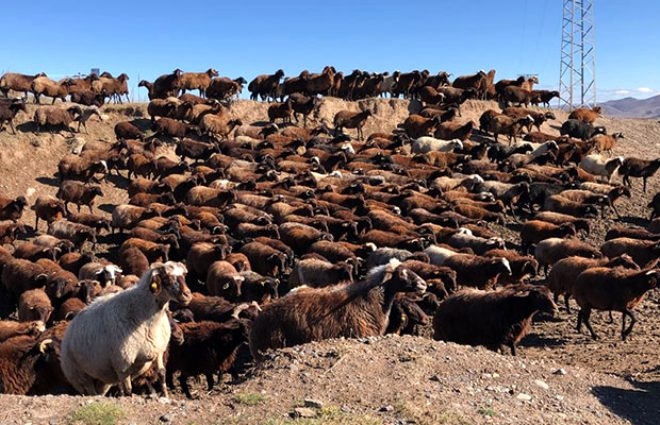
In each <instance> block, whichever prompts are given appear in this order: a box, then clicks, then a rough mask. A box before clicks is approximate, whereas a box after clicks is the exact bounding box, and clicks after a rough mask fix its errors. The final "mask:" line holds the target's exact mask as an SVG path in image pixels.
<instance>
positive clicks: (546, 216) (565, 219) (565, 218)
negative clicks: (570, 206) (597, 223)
mask: <svg viewBox="0 0 660 425" xmlns="http://www.w3.org/2000/svg"><path fill="white" fill-rule="evenodd" d="M533 219H534V220H543V221H547V222H548V223H552V224H556V225H561V224H563V223H572V224H573V225H575V230H576V231H578V230H583V231H584V232H585V233H586V234H589V231H590V230H591V229H590V226H589V220H587V219H584V218H577V217H574V216H572V215H569V214H562V213H558V212H554V211H540V212H538V213H536V215H534V217H533Z"/></svg>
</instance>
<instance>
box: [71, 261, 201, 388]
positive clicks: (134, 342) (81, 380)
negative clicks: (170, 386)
mask: <svg viewBox="0 0 660 425" xmlns="http://www.w3.org/2000/svg"><path fill="white" fill-rule="evenodd" d="M186 272H187V270H186V267H185V266H184V265H183V264H182V263H178V262H166V263H156V264H154V265H152V267H151V268H150V269H149V270H148V271H147V272H145V273H144V274H143V275H142V277H141V278H140V281H139V282H138V283H137V285H135V286H134V287H132V288H129V289H126V290H124V291H122V292H119V293H117V294H116V295H112V296H106V297H101V298H99V299H97V300H96V301H95V302H94V303H92V304H91V305H90V306H88V307H87V308H85V309H84V310H83V311H81V312H80V313H78V314H77V315H76V317H74V318H73V320H72V321H71V322H70V323H69V326H68V328H67V330H66V333H65V334H64V338H63V339H62V347H61V358H60V363H61V366H62V372H63V373H64V375H65V376H66V378H67V379H68V381H69V382H70V383H71V384H72V385H73V386H74V387H75V389H76V390H77V391H78V392H80V393H81V394H85V395H105V394H106V393H107V391H108V389H109V388H110V386H111V385H113V384H119V387H120V391H121V393H122V394H123V395H130V394H131V392H132V385H131V378H132V377H133V376H135V377H137V376H140V375H141V374H143V373H144V372H145V371H147V370H148V369H149V368H150V367H151V364H152V363H153V362H154V361H155V362H156V367H157V370H158V378H159V381H160V384H161V385H162V391H163V396H165V397H167V387H166V385H165V365H164V362H163V353H164V352H165V350H166V349H167V345H168V343H169V340H170V334H171V330H170V323H169V320H168V318H167V314H166V310H167V309H168V303H169V301H170V300H175V301H177V302H178V303H179V305H183V306H185V305H187V304H188V303H189V302H190V300H191V298H192V294H191V292H190V289H188V286H187V285H186V282H185V275H186ZM129 324H130V326H129Z"/></svg>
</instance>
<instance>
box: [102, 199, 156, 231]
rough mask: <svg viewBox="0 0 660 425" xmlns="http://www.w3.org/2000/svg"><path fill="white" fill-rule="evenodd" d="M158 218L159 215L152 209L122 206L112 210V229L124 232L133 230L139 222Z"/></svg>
mask: <svg viewBox="0 0 660 425" xmlns="http://www.w3.org/2000/svg"><path fill="white" fill-rule="evenodd" d="M156 216H158V213H157V212H156V211H154V210H153V209H151V208H144V207H138V206H136V205H128V204H121V205H117V206H116V207H115V208H114V209H113V210H112V229H113V232H116V230H117V229H119V230H121V231H122V232H123V231H124V230H125V229H131V228H133V227H134V226H135V225H136V224H138V222H139V221H141V220H145V219H148V218H151V217H156Z"/></svg>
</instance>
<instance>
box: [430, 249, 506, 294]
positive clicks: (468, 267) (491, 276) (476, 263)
mask: <svg viewBox="0 0 660 425" xmlns="http://www.w3.org/2000/svg"><path fill="white" fill-rule="evenodd" d="M432 262H433V261H432ZM442 265H443V266H445V267H449V268H450V269H452V270H454V271H455V272H456V283H457V284H459V285H461V286H471V287H475V288H479V289H492V288H494V287H495V284H496V282H497V279H498V277H499V276H500V275H505V276H510V275H511V266H510V265H509V260H507V259H506V258H503V257H481V256H478V255H471V254H454V255H451V256H449V257H447V258H446V259H445V260H444V261H443V263H442Z"/></svg>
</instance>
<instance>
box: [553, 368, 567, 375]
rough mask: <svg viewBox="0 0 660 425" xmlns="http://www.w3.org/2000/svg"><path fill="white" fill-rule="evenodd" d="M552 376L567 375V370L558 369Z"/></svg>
mask: <svg viewBox="0 0 660 425" xmlns="http://www.w3.org/2000/svg"><path fill="white" fill-rule="evenodd" d="M552 374H553V375H560V376H564V375H566V370H565V369H563V368H562V369H557V370H555V371H554V372H552Z"/></svg>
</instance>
